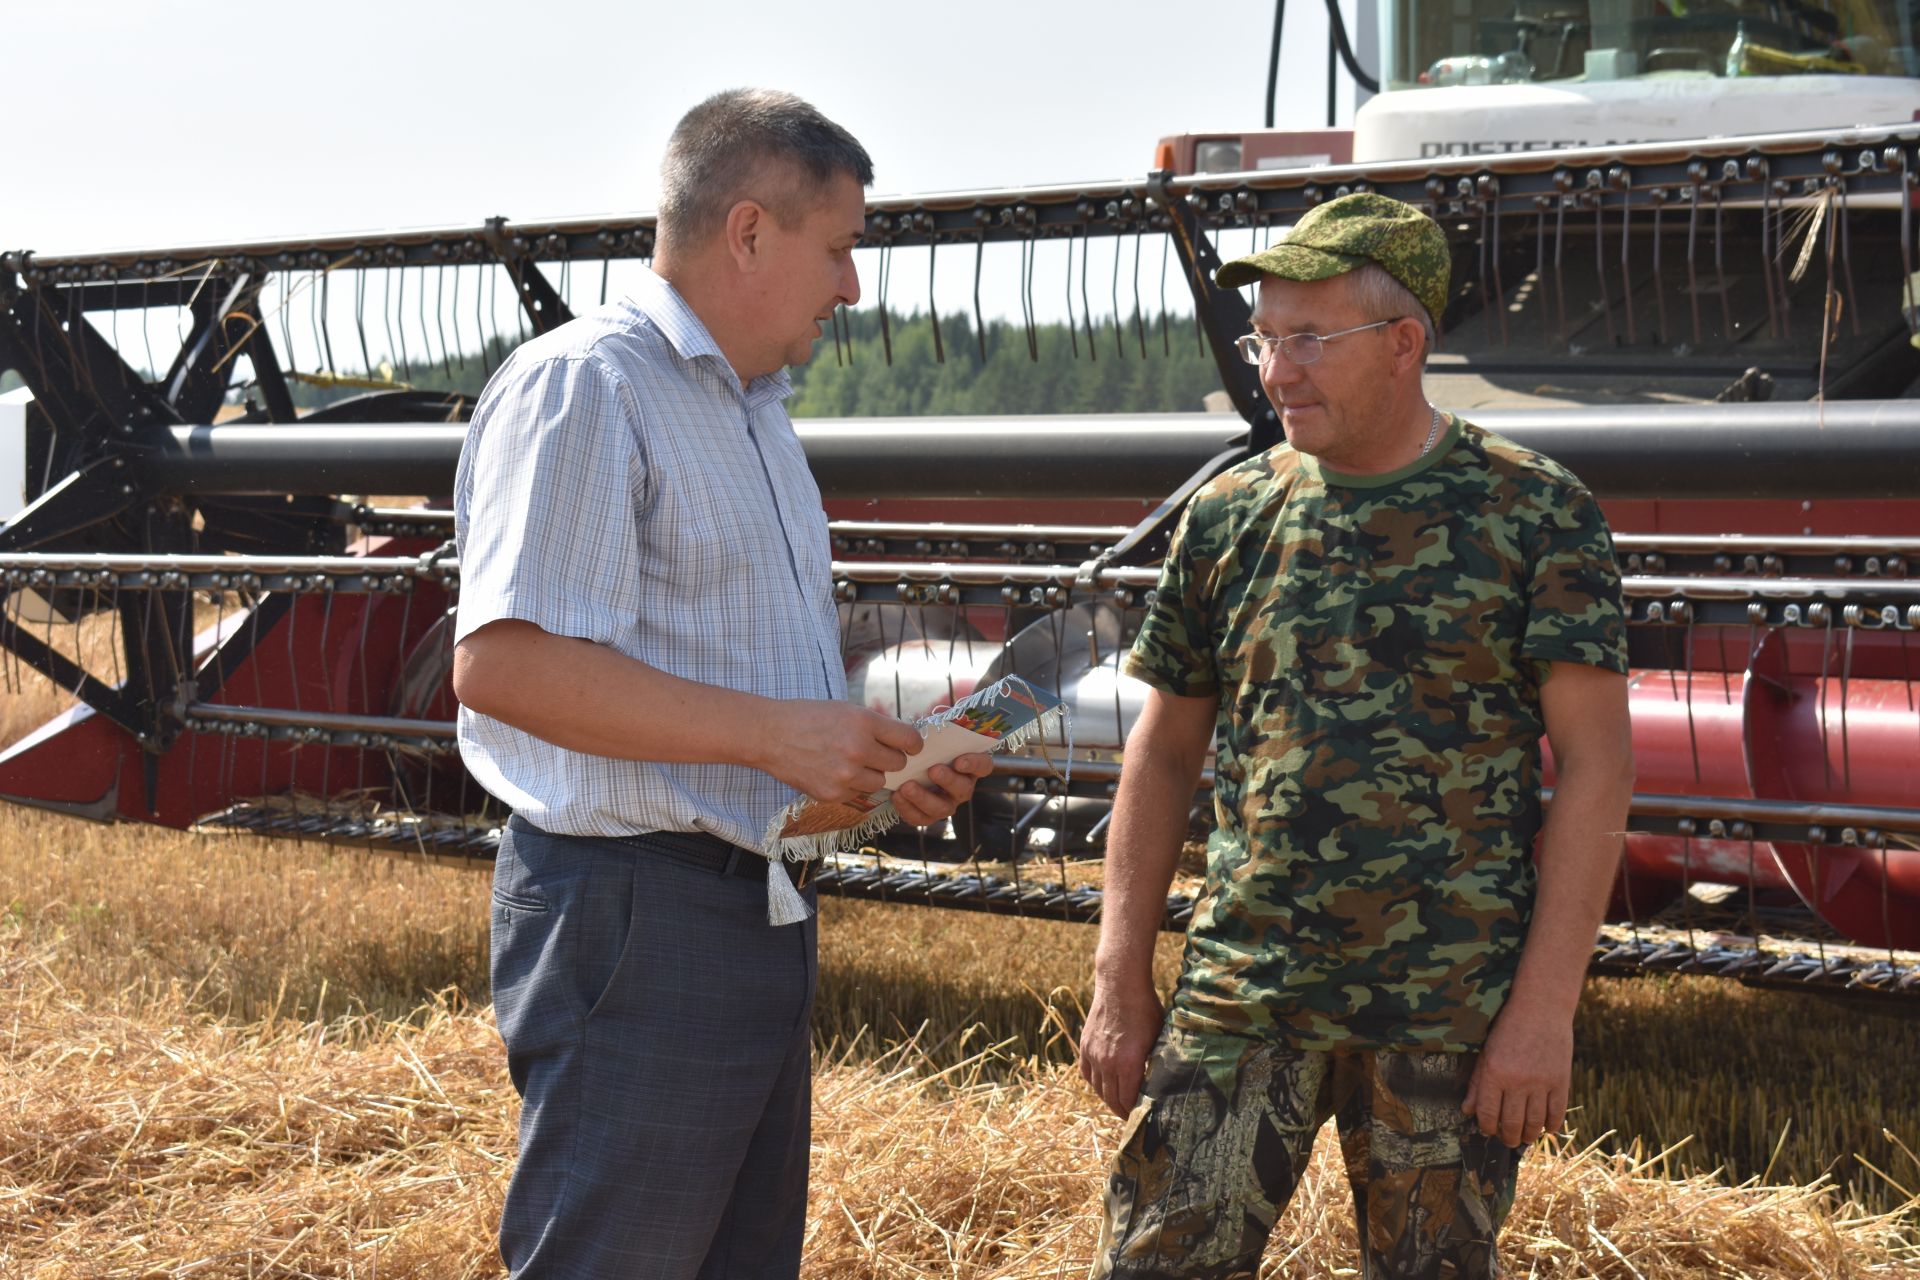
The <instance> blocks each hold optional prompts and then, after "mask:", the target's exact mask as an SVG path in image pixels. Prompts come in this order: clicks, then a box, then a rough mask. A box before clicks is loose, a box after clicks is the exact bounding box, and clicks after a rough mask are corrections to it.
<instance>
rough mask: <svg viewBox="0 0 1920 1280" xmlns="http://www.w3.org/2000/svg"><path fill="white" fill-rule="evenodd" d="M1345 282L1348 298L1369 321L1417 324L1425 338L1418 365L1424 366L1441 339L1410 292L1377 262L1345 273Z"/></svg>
mask: <svg viewBox="0 0 1920 1280" xmlns="http://www.w3.org/2000/svg"><path fill="white" fill-rule="evenodd" d="M1347 279H1349V280H1351V281H1352V282H1353V284H1352V289H1353V292H1352V294H1351V295H1349V296H1351V297H1352V298H1353V300H1354V301H1355V302H1356V303H1358V304H1359V305H1360V309H1361V310H1362V311H1364V312H1365V313H1366V314H1367V315H1368V316H1369V317H1370V318H1372V319H1375V320H1390V319H1392V318H1394V317H1396V316H1412V317H1413V318H1414V319H1415V320H1418V321H1419V322H1420V331H1421V332H1422V333H1423V334H1425V335H1426V341H1427V345H1426V347H1425V348H1424V349H1423V350H1422V351H1421V352H1420V362H1421V363H1422V364H1423V365H1424V364H1425V363H1426V360H1427V357H1428V356H1430V355H1432V354H1433V351H1434V348H1435V347H1436V346H1438V345H1439V342H1440V335H1439V333H1438V332H1437V331H1436V330H1435V329H1434V325H1433V317H1432V316H1430V315H1428V314H1427V309H1426V307H1424V306H1422V305H1421V303H1420V299H1418V298H1416V297H1414V296H1413V291H1412V290H1411V289H1409V288H1407V286H1405V285H1403V284H1401V283H1400V282H1399V281H1398V280H1395V279H1394V278H1393V276H1392V275H1391V274H1389V273H1388V271H1387V269H1386V268H1385V267H1383V266H1381V265H1380V264H1379V263H1377V262H1363V263H1361V264H1360V265H1359V266H1357V267H1355V268H1354V269H1353V270H1352V271H1350V272H1348V273H1347Z"/></svg>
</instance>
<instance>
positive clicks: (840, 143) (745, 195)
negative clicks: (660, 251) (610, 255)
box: [657, 89, 873, 244]
mask: <svg viewBox="0 0 1920 1280" xmlns="http://www.w3.org/2000/svg"><path fill="white" fill-rule="evenodd" d="M842 174H845V175H846V176H847V177H850V178H852V179H854V181H856V182H858V183H859V184H860V185H861V186H862V187H865V186H868V185H869V184H871V183H872V182H873V161H872V160H871V159H869V158H868V156H867V151H866V148H865V147H863V146H861V145H860V143H859V142H858V141H857V140H856V139H855V138H854V136H853V135H852V134H850V133H848V132H847V131H846V130H845V129H843V128H841V127H840V126H839V125H837V124H835V123H834V122H833V121H831V120H829V119H827V118H826V117H825V116H823V115H821V114H820V112H819V111H818V110H817V109H815V108H814V106H813V105H812V104H811V103H808V102H806V101H805V100H803V99H801V98H799V97H796V96H795V95H793V94H791V93H783V92H781V91H780V90H778V89H728V90H726V91H725V92H723V93H716V94H714V95H713V96H712V97H711V98H708V99H707V100H706V101H705V102H702V103H701V104H700V105H699V106H697V107H695V108H694V109H693V110H691V111H689V112H687V114H686V115H685V116H683V117H681V119H680V123H679V124H678V125H675V126H674V130H673V136H672V137H671V138H669V139H668V140H667V156H666V159H665V160H664V161H662V162H661V165H660V183H661V186H660V190H661V194H660V220H659V224H658V228H657V230H658V234H659V237H660V239H661V240H662V241H665V240H668V239H672V240H674V241H676V242H678V243H681V244H691V243H696V242H698V241H700V240H702V239H704V238H706V237H707V236H708V235H710V234H712V233H714V232H716V231H718V230H719V228H720V226H721V224H722V223H724V222H725V221H726V216H727V211H728V210H729V209H731V208H733V206H734V205H736V204H738V203H739V202H740V201H742V200H748V199H751V200H755V201H757V202H759V203H760V204H761V205H762V206H763V207H765V208H766V210H767V211H768V212H769V213H771V214H773V216H774V217H775V218H777V219H779V221H780V223H781V225H783V226H788V227H791V226H794V225H795V224H797V223H799V222H801V221H802V220H804V219H805V218H806V216H807V214H809V213H810V212H812V210H813V207H814V204H815V202H816V201H817V200H818V199H819V198H820V196H822V195H823V194H824V193H825V192H826V190H827V188H828V187H830V186H832V185H833V180H834V179H835V178H837V177H839V176H840V175H842Z"/></svg>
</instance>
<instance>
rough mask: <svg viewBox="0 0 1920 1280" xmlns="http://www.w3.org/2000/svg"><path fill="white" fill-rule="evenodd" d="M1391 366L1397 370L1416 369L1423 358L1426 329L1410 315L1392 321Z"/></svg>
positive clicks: (1424, 354)
mask: <svg viewBox="0 0 1920 1280" xmlns="http://www.w3.org/2000/svg"><path fill="white" fill-rule="evenodd" d="M1391 332H1392V333H1393V367H1394V368H1395V369H1396V370H1399V371H1405V370H1407V369H1418V368H1419V367H1420V362H1421V360H1422V359H1423V358H1425V356H1426V354H1427V352H1426V346H1427V331H1426V329H1425V327H1424V326H1422V325H1421V323H1420V322H1419V321H1418V320H1416V319H1414V318H1413V317H1412V316H1402V317H1401V318H1400V319H1398V320H1396V321H1394V322H1393V326H1392V329H1391Z"/></svg>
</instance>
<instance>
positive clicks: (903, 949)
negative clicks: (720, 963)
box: [0, 620, 1920, 1280]
mask: <svg viewBox="0 0 1920 1280" xmlns="http://www.w3.org/2000/svg"><path fill="white" fill-rule="evenodd" d="M89 627H94V622H93V620H89V622H87V623H83V624H82V626H81V627H80V628H79V629H77V631H76V634H75V635H74V637H73V639H74V641H75V643H74V645H73V647H74V649H75V650H76V651H77V652H79V653H80V654H81V655H82V656H83V657H85V658H87V659H88V660H89V665H90V666H93V667H95V668H96V669H97V670H99V671H101V672H102V673H103V674H105V673H108V672H110V670H111V667H112V661H111V654H110V653H109V652H107V650H108V649H109V648H110V645H111V633H110V631H108V630H106V629H104V628H100V627H94V631H89V630H88V628H89ZM95 631H97V632H98V634H95V633H94V632H95ZM7 674H8V676H9V677H10V681H11V679H12V678H13V677H17V676H18V674H19V673H17V672H8V673H7ZM64 701H65V700H64V699H62V698H61V697H60V696H59V695H58V694H57V693H56V692H54V691H53V690H51V689H48V688H47V687H46V686H45V685H44V684H42V683H38V682H36V681H35V680H34V678H33V677H32V676H31V674H30V673H27V674H26V676H25V678H24V680H20V681H19V682H17V683H15V682H10V683H9V685H8V687H7V689H6V691H5V696H0V744H4V743H7V742H10V741H12V740H14V739H16V738H18V737H19V736H21V735H22V734H23V733H24V732H26V731H27V730H28V729H30V728H32V727H33V726H35V725H37V724H39V723H42V722H43V721H44V720H45V719H46V718H47V717H48V716H49V715H51V714H52V713H53V712H54V711H55V710H57V709H58V708H59V707H60V706H61V705H62V704H63V703H64ZM487 893H488V882H487V878H486V876H485V875H484V873H482V872H478V871H472V870H462V869H458V868H449V867H443V866H433V865H426V864H421V863H415V862H408V861H405V860H402V859H398V858H392V857H383V856H376V855H370V854H365V853H360V852H357V851H342V850H338V849H334V848H331V847H326V846H320V845H314V844H301V843H297V842H290V841H268V840H258V839H253V838H249V837H243V836H218V835H192V834H186V833H181V832H174V831H166V830H161V829H157V828H152V827H144V826H99V825H95V824H91V823H85V822H81V821H77V820H73V819H67V818H63V817H58V816H55V815H51V814H46V813H41V812H37V811H34V810H29V809H23V808H17V807H11V806H4V805H0V1080H3V1081H4V1083H0V1280H13V1278H14V1277H23V1278H25V1277H31V1278H32V1280H43V1278H44V1280H56V1278H67V1277H89V1278H92V1277H100V1278H103V1280H105V1278H121V1277H126V1278H134V1277H139V1278H141V1280H159V1278H161V1277H175V1276H205V1277H235V1278H238V1277H247V1278H249V1280H251V1278H253V1277H306V1276H314V1277H353V1278H359V1277H365V1278H367V1280H376V1278H377V1277H382V1276H385V1277H422V1278H423V1280H424V1278H438V1277H470V1276H471V1277H479V1276H497V1275H499V1274H501V1267H500V1264H499V1261H498V1258H497V1256H496V1254H495V1253H494V1249H493V1242H492V1229H493V1223H494V1220H495V1218H496V1216H497V1214H498V1211H499V1206H500V1202H501V1198H502V1196H503V1194H504V1191H505V1187H506V1181H507V1176H508V1173H509V1171H510V1169H511V1164H512V1159H513V1147H514V1137H513V1126H514V1117H515V1099H514V1097H513V1095H512V1091H511V1089H510V1088H509V1087H508V1083H507V1078H506V1067H505V1057H504V1053H503V1051H502V1050H501V1048H500V1044H499V1041H498V1038H497V1036H496V1034H495V1032H494V1028H493V1025H492V1021H491V1015H490V1009H489V1007H488V1000H489V994H488V987H487V937H486V922H487ZM821 914H822V929H821V964H820V975H821V976H820V993H819V999H818V1004H817V1009H816V1017H815V1034H816V1044H817V1052H816V1061H817V1074H816V1083H815V1111H816V1116H815V1135H814V1149H813V1195H812V1199H811V1202H810V1209H809V1222H808V1230H807V1240H806V1253H805V1264H804V1274H805V1275H806V1276H808V1277H809V1278H826V1277H833V1278H836V1280H837V1278H838V1277H843V1276H845V1277H872V1278H874V1280H896V1278H897V1280H908V1278H914V1280H920V1278H930V1277H942V1278H947V1280H989V1278H998V1277H1009V1278H1010V1277H1043V1276H1045V1277H1055V1276H1076V1275H1081V1274H1084V1272H1085V1270H1086V1268H1087V1265H1088V1260H1089V1253H1090V1250H1091V1248H1092V1245H1093V1241H1094V1237H1095V1234H1096V1232H1097V1218H1096V1214H1097V1205H1098V1195H1099V1189H1100V1184H1101V1181H1102V1170H1103V1167H1104V1163H1105V1160H1106V1158H1107V1156H1108V1154H1109V1153H1110V1149H1111V1144H1112V1142H1113V1140H1114V1137H1115V1135H1116V1133H1117V1130H1118V1122H1117V1121H1115V1120H1114V1119H1113V1118H1112V1117H1110V1116H1108V1115H1106V1114H1105V1113H1104V1111H1103V1110H1102V1109H1101V1108H1100V1107H1099V1106H1098V1104H1097V1103H1096V1102H1095V1101H1094V1099H1093V1098H1092V1096H1091V1095H1090V1093H1089V1092H1088V1091H1087V1090H1086V1089H1085V1088H1084V1087H1082V1085H1081V1082H1080V1080H1079V1077H1078V1075H1077V1073H1076V1072H1075V1070H1074V1068H1073V1065H1072V1063H1073V1049H1074V1042H1075V1039H1076V1036H1077V1030H1078V1026H1079V1021H1080V1018H1081V1014H1082V1011H1083V1010H1084V1008H1085V1006H1086V1003H1087V1001H1088V999H1089V998H1090V995H1091V970H1092V953H1093V944H1094V931H1093V930H1091V929H1089V928H1087V927H1085V926H1081V925H1070V924H1060V923H1053V922H1044V921H1021V920H1011V919H1005V918H998V917H987V916H979V915H974V914H970V913H964V912H952V911H939V910H931V909H925V908H913V907H898V906H887V905H882V904H875V903H860V902H847V901H836V900H831V899H829V900H827V901H825V902H823V904H822V912H821ZM1177 964H1178V942H1177V940H1176V939H1173V938H1168V939H1165V940H1164V941H1163V945H1162V947H1161V950H1160V953H1159V956H1158V961H1157V976H1158V978H1159V980H1160V982H1161V984H1162V986H1163V987H1165V986H1168V985H1170V984H1171V981H1172V978H1173V975H1174V972H1175V969H1176V967H1177ZM1576 1034H1577V1037H1578V1040H1579V1045H1580V1055H1581V1056H1580V1060H1579V1062H1578V1064H1577V1068H1576V1079H1575V1082H1574V1095H1575V1102H1576V1110H1575V1111H1574V1112H1573V1114H1572V1116H1571V1120H1570V1123H1571V1125H1572V1126H1573V1129H1574V1131H1575V1132H1574V1135H1573V1136H1570V1137H1566V1138H1563V1139H1560V1140H1557V1141H1549V1142H1548V1143H1546V1144H1544V1145H1543V1146H1542V1147H1541V1148H1540V1149H1538V1150H1536V1151H1535V1152H1534V1153H1533V1154H1532V1155H1530V1156H1529V1158H1528V1160H1527V1162H1526V1163H1525V1165H1524V1166H1523V1170H1522V1175H1521V1183H1520V1190H1519V1197H1518V1200H1517V1203H1516V1206H1515V1209H1514V1212H1513V1216H1512V1217H1511V1218H1510V1220H1509V1224H1508V1229H1507V1232H1506V1235H1505V1237H1504V1239H1503V1256H1504V1258H1505V1260H1506V1263H1507V1265H1508V1267H1509V1268H1510V1269H1511V1271H1512V1272H1513V1274H1515V1275H1519V1276H1529V1277H1551V1278H1558V1277H1596V1278H1604V1280H1669V1278H1671V1280H1679V1278H1683V1277H1684V1278H1686V1280H1693V1278H1695V1277H1698V1278H1701V1280H1705V1278H1707V1277H1714V1278H1716V1280H1719V1278H1727V1280H1738V1278H1742V1277H1750V1278H1752V1280H1775V1278H1778V1280H1788V1278H1790V1277H1791V1278H1799V1277H1808V1276H1820V1277H1825V1276H1847V1277H1852V1276H1860V1277H1866V1276H1912V1277H1916V1278H1920V1207H1917V1206H1916V1202H1915V1201H1914V1197H1913V1196H1912V1194H1911V1192H1910V1189H1911V1188H1915V1187H1916V1186H1920V1160H1917V1159H1916V1158H1915V1157H1914V1155H1913V1154H1912V1152H1911V1151H1910V1149H1909V1146H1910V1144H1913V1143H1915V1142H1916V1140H1920V1073H1916V1072H1915V1071H1913V1070H1912V1067H1911V1064H1912V1063H1913V1062H1915V1061H1916V1060H1920V1020H1914V1019H1911V1018H1900V1017H1889V1016H1885V1015H1879V1014H1873V1013H1869V1012H1862V1011H1860V1010H1856V1009H1850V1008H1844V1007H1839V1006H1834V1005H1829V1004H1824V1003H1820V1002H1817V1001H1813V1000H1810V999H1808V998H1805V997H1787V998H1782V997H1780V996H1778V995H1769V994H1765V993H1759V992H1753V991H1748V990H1744V989H1741V988H1738V987H1734V986H1732V985H1730V984H1727V983H1722V982H1715V981H1712V980H1707V979H1686V978H1679V979H1673V978H1668V979H1647V980H1636V981H1606V980H1595V981H1592V982H1590V983H1589V984H1588V989H1587V993H1586V996H1585V998H1584V999H1583V1002H1582V1006H1581V1010H1580V1014H1579V1017H1578V1021H1577V1025H1576ZM1334 1152H1335V1144H1333V1143H1332V1142H1329V1141H1323V1142H1322V1143H1321V1144H1320V1149H1319V1150H1318V1151H1316V1153H1315V1158H1314V1163H1313V1166H1312V1169H1311V1171H1310V1173H1309V1176H1308V1177H1307V1179H1306V1180H1305V1181H1304V1182H1303V1184H1302V1189H1301V1192H1300V1194H1299V1195H1298V1196H1297V1197H1296V1199H1295V1202H1294V1203H1293V1205H1292V1206H1291V1207H1290V1208H1289V1210H1288V1212H1287V1215H1286V1216H1285V1218H1284V1219H1283V1220H1282V1222H1281V1225H1280V1227H1279V1229H1278V1230H1277V1231H1276V1233H1275V1237H1274V1244H1273V1246H1272V1249H1271V1250H1270V1254H1269V1259H1268V1264H1267V1269H1266V1271H1265V1272H1264V1273H1263V1274H1266V1275H1269V1276H1273V1277H1301V1278H1305V1277H1323V1276H1340V1275H1354V1274H1357V1271H1356V1268H1357V1255H1356V1253H1355V1249H1354V1241H1353V1238H1352V1232H1351V1228H1350V1225H1349V1220H1350V1213H1351V1209H1350V1202H1349V1200H1348V1195H1347V1192H1346V1191H1345V1189H1344V1188H1343V1187H1342V1186H1341V1182H1342V1178H1341V1175H1340V1171H1339V1169H1338V1167H1337V1162H1336V1161H1335V1160H1334V1158H1333V1156H1334Z"/></svg>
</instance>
